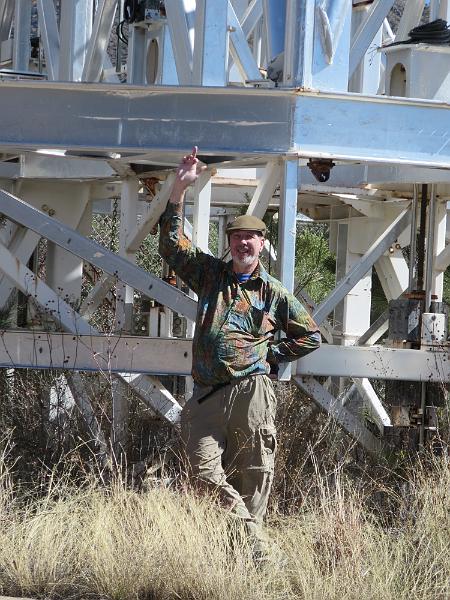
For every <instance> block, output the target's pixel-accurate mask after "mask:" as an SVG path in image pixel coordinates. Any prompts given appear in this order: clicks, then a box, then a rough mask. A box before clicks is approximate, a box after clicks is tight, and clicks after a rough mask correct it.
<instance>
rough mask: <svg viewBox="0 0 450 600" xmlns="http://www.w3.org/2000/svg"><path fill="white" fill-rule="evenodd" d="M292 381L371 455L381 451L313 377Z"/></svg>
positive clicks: (377, 441) (380, 447) (373, 439)
mask: <svg viewBox="0 0 450 600" xmlns="http://www.w3.org/2000/svg"><path fill="white" fill-rule="evenodd" d="M293 381H294V383H295V384H296V385H297V386H298V387H299V388H301V389H302V390H303V391H305V392H306V393H307V394H308V395H309V396H311V399H312V400H313V401H314V402H315V403H316V404H317V405H318V406H320V408H322V409H324V410H326V411H327V413H328V414H329V415H331V416H332V417H333V418H334V419H335V420H336V422H337V423H338V424H339V425H340V426H341V427H342V428H343V429H344V430H345V431H346V432H347V433H348V434H350V436H351V437H352V438H353V439H355V440H356V441H357V442H358V443H360V444H361V445H362V446H363V447H364V448H365V449H366V450H368V451H369V452H373V453H378V452H380V451H381V449H382V444H381V441H380V440H379V439H378V438H376V437H375V436H374V435H373V433H371V432H370V431H369V430H368V429H367V428H366V427H364V425H363V424H362V423H361V421H360V420H359V419H358V418H357V417H355V416H354V415H353V414H352V413H351V412H349V411H348V410H347V409H346V408H345V407H344V406H342V404H341V403H340V401H339V400H337V399H336V398H335V397H334V396H332V395H331V394H330V393H329V392H328V391H327V390H326V389H325V388H324V387H323V386H321V385H320V383H319V382H318V381H316V380H315V379H314V378H313V377H294V379H293Z"/></svg>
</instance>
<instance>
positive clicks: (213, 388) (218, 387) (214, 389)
mask: <svg viewBox="0 0 450 600" xmlns="http://www.w3.org/2000/svg"><path fill="white" fill-rule="evenodd" d="M229 383H230V382H229V381H227V383H218V384H216V385H211V386H208V388H210V389H208V391H207V392H206V393H205V394H204V396H201V397H200V398H199V399H198V400H197V402H198V404H203V402H204V401H205V400H207V399H208V398H209V397H210V396H211V394H214V393H215V392H218V391H219V390H221V389H222V388H224V387H225V386H227V385H228V384H229Z"/></svg>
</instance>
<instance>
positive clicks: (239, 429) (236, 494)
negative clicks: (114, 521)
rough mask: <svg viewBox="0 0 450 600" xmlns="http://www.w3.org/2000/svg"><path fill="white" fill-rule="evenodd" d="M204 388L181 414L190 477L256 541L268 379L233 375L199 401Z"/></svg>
mask: <svg viewBox="0 0 450 600" xmlns="http://www.w3.org/2000/svg"><path fill="white" fill-rule="evenodd" d="M207 391H208V389H207V388H201V387H199V386H196V387H195V388H194V394H193V396H192V398H191V399H190V400H189V401H188V402H187V403H186V405H185V407H184V409H183V412H182V415H181V432H182V440H183V442H184V448H185V452H186V455H187V458H188V461H189V464H190V468H191V471H192V475H193V476H194V478H196V479H197V481H198V483H199V484H201V485H203V487H204V486H205V485H206V486H207V487H208V488H210V489H212V490H213V491H214V490H215V492H216V493H217V494H218V496H219V499H220V502H221V504H222V505H223V506H226V507H229V508H230V509H231V510H232V512H233V513H234V514H235V515H236V516H237V517H240V518H241V519H243V520H244V522H245V525H246V527H247V530H248V532H249V533H250V535H252V536H253V537H254V538H255V540H259V539H261V540H262V539H264V536H263V534H262V531H261V524H262V520H263V518H264V515H265V513H266V509H267V502H268V499H269V493H270V489H271V487H272V481H273V471H274V459H275V451H276V437H275V423H274V419H275V411H276V397H275V393H274V390H273V386H272V382H271V381H270V379H269V377H267V375H254V376H251V377H246V378H244V379H237V380H235V381H233V382H232V383H230V384H228V385H226V386H224V387H222V388H220V389H219V390H217V391H215V392H213V393H210V394H209V395H206V396H204V397H203V399H202V394H205V392H207Z"/></svg>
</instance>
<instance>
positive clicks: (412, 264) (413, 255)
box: [409, 183, 419, 291]
mask: <svg viewBox="0 0 450 600" xmlns="http://www.w3.org/2000/svg"><path fill="white" fill-rule="evenodd" d="M418 204H419V186H418V185H417V184H416V183H415V184H414V193H413V201H412V206H411V211H412V214H411V243H410V246H409V291H411V290H413V289H414V287H415V286H414V280H415V277H414V275H415V269H416V259H417V206H418Z"/></svg>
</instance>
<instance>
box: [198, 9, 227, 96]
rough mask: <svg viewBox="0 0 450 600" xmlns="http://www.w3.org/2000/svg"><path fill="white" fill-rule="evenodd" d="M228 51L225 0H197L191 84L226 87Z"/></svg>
mask: <svg viewBox="0 0 450 600" xmlns="http://www.w3.org/2000/svg"><path fill="white" fill-rule="evenodd" d="M228 54H229V33H228V0H197V8H196V20H195V43H194V61H193V84H194V85H211V86H226V85H227V80H228Z"/></svg>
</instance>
